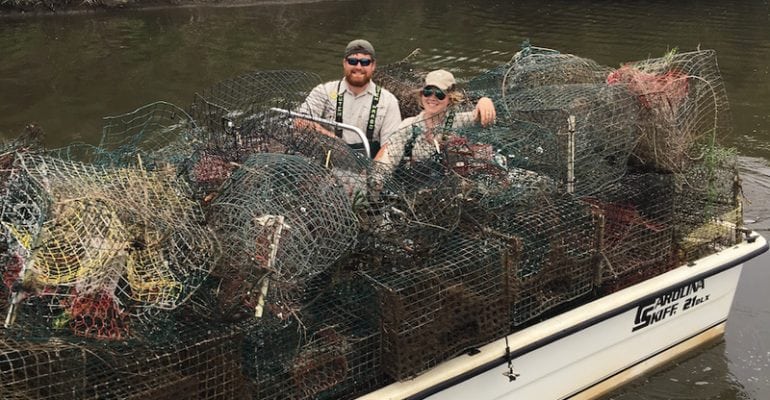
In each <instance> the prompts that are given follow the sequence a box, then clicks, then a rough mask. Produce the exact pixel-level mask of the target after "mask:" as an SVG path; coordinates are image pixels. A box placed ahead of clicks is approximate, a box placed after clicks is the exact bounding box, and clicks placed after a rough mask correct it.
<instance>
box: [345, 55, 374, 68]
mask: <svg viewBox="0 0 770 400" xmlns="http://www.w3.org/2000/svg"><path fill="white" fill-rule="evenodd" d="M347 61H348V65H352V66H354V67H355V66H356V65H357V64H361V66H362V67H368V66H369V64H371V63H372V59H371V58H355V57H349V58H348V59H347Z"/></svg>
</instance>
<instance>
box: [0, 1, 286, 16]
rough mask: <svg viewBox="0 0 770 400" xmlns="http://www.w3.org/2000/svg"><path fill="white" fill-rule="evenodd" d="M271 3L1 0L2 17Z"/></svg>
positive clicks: (0, 12)
mask: <svg viewBox="0 0 770 400" xmlns="http://www.w3.org/2000/svg"><path fill="white" fill-rule="evenodd" d="M270 2H271V1H264V0H0V16H2V15H9V14H10V15H14V14H15V15H21V14H59V13H78V12H90V11H100V10H115V9H138V8H154V7H179V6H196V5H210V6H237V5H249V4H257V3H270Z"/></svg>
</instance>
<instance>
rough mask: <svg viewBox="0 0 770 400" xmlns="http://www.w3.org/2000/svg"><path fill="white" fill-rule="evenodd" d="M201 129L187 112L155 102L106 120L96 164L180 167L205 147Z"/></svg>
mask: <svg viewBox="0 0 770 400" xmlns="http://www.w3.org/2000/svg"><path fill="white" fill-rule="evenodd" d="M200 134H201V132H200V130H199V129H198V126H197V125H196V123H195V121H193V119H192V117H191V116H190V115H189V114H188V113H187V112H186V111H184V110H183V109H181V108H179V107H177V106H175V105H173V104H171V103H167V102H162V101H159V102H155V103H150V104H147V105H145V106H142V107H140V108H138V109H136V110H134V111H132V112H128V113H125V114H121V115H114V116H108V117H104V125H103V127H102V139H101V142H100V144H99V146H98V147H97V148H98V149H99V150H100V152H99V153H98V154H97V158H96V162H98V163H100V164H103V165H107V166H128V165H140V166H143V167H144V168H154V167H155V166H164V165H176V164H178V163H179V162H181V161H183V160H184V159H185V158H187V157H189V156H190V154H192V152H193V150H194V149H195V148H197V147H200V146H201V145H202V141H201V138H200Z"/></svg>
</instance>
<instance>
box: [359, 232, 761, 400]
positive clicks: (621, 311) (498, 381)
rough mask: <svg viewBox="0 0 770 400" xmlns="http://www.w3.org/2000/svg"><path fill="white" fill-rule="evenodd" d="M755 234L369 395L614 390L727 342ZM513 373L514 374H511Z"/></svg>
mask: <svg viewBox="0 0 770 400" xmlns="http://www.w3.org/2000/svg"><path fill="white" fill-rule="evenodd" d="M752 238H753V239H754V240H753V241H750V242H744V243H741V244H739V245H737V246H733V247H732V248H729V249H726V250H723V251H721V252H719V253H717V254H714V255H711V256H708V257H705V258H702V259H700V260H698V261H697V262H696V263H693V264H691V265H687V266H682V267H679V268H676V269H674V270H671V271H669V272H667V273H665V274H662V275H659V276H657V277H655V278H652V279H649V280H647V281H644V282H642V283H639V284H637V285H634V286H631V287H629V288H626V289H624V290H621V291H618V292H616V293H613V294H611V295H608V296H605V297H602V298H600V299H598V300H596V301H593V302H591V303H588V304H586V305H583V306H580V307H578V308H576V309H573V310H571V311H568V312H566V313H563V314H560V315H558V316H556V317H553V318H550V319H548V320H545V321H543V322H541V323H539V324H536V325H533V326H531V327H528V328H526V329H523V330H521V331H518V332H515V333H513V334H511V335H509V336H508V337H507V338H502V339H500V340H497V341H495V342H493V343H490V344H488V345H486V346H483V347H482V348H480V349H479V350H480V351H479V352H478V353H476V354H474V355H463V356H460V357H457V358H454V359H452V360H449V361H447V362H445V363H443V364H441V365H439V366H437V367H435V368H433V369H431V370H429V371H427V372H426V373H424V374H422V375H420V376H418V377H417V378H414V379H412V380H408V381H404V382H398V383H395V384H392V385H389V386H387V387H385V388H383V389H381V390H378V391H375V392H373V393H370V394H368V395H366V396H363V399H378V400H380V399H403V398H414V399H417V398H430V399H441V400H446V399H450V400H451V399H458V400H459V399H463V400H464V399H469V398H473V399H564V398H572V397H574V398H592V397H596V396H598V395H601V394H603V393H606V392H607V391H609V390H611V389H612V388H614V387H616V386H618V385H620V384H623V383H624V382H626V381H628V380H630V379H633V377H636V376H638V375H640V374H642V373H644V372H646V371H648V370H650V369H652V368H655V367H656V366H658V365H660V364H662V363H665V362H667V361H669V360H671V359H672V358H674V357H676V356H678V355H681V354H682V353H683V352H686V351H688V350H690V349H692V348H694V347H697V346H698V345H700V344H703V343H706V342H709V341H713V340H714V339H718V338H721V335H722V333H723V332H724V324H725V321H726V320H727V317H728V314H729V312H730V307H731V305H732V301H733V297H734V295H735V290H736V287H737V285H738V280H739V278H740V275H741V270H742V263H743V262H744V261H745V260H747V259H749V258H752V257H754V256H756V255H757V254H759V253H761V252H763V251H765V250H766V249H767V242H766V241H765V240H764V239H763V238H762V237H761V236H758V235H755V236H752ZM506 344H507V349H508V350H506ZM507 360H510V361H511V362H510V365H509V363H508V361H507ZM511 371H512V372H513V373H514V374H513V375H516V378H515V379H509V377H508V376H506V375H509V376H510V375H511V374H510V372H511Z"/></svg>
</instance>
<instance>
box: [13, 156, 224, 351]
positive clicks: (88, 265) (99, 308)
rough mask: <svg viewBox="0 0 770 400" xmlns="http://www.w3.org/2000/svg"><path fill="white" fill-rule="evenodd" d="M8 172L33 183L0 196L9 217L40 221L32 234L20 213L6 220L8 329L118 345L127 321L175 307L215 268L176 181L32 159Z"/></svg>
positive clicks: (214, 252) (208, 241)
mask: <svg viewBox="0 0 770 400" xmlns="http://www.w3.org/2000/svg"><path fill="white" fill-rule="evenodd" d="M13 168H14V169H15V170H16V171H15V173H17V174H20V176H23V177H27V178H26V179H28V180H29V181H30V182H31V184H29V185H25V186H26V187H22V188H18V189H17V190H14V191H13V193H14V194H12V195H9V193H8V192H6V194H5V198H4V199H3V200H4V204H5V205H6V209H11V210H13V209H17V210H27V211H25V213H29V211H28V210H41V211H42V210H44V211H45V212H41V213H40V214H39V215H36V218H38V220H39V222H38V227H37V229H36V230H34V229H30V228H29V227H28V225H29V223H25V222H24V221H22V220H20V218H19V213H18V212H11V213H4V215H3V220H4V226H5V227H6V230H7V232H9V233H10V234H9V235H7V236H6V238H7V239H8V238H10V239H12V240H9V243H11V244H12V247H14V248H16V249H17V251H16V252H15V253H14V254H15V255H14V256H13V259H14V260H19V258H20V259H21V261H22V264H23V270H21V271H19V272H18V273H17V274H16V276H15V278H14V283H13V284H12V285H11V287H12V289H11V290H12V291H13V294H12V297H13V298H14V299H16V300H14V303H13V304H11V307H9V309H8V310H7V312H8V313H7V317H6V325H7V327H14V329H18V330H19V332H23V334H24V335H31V336H35V335H38V334H40V335H43V336H45V335H47V334H51V333H52V332H55V331H59V330H62V329H69V330H70V331H71V333H73V334H75V335H80V336H86V337H95V338H101V339H124V338H126V337H128V336H130V331H131V329H130V328H129V325H131V323H130V322H129V321H130V320H131V319H132V318H147V317H149V316H151V315H153V314H155V313H157V312H158V311H159V310H173V309H175V308H177V307H178V306H179V305H180V304H182V303H184V302H185V301H186V300H187V299H188V298H189V297H190V295H191V294H192V293H193V292H194V291H195V290H196V289H197V288H198V286H200V285H201V283H202V282H203V281H204V280H205V279H206V278H207V276H208V274H209V272H210V271H211V269H212V268H213V265H214V263H215V261H216V259H217V256H218V248H217V245H218V243H217V242H215V241H214V240H213V238H212V237H211V235H210V234H209V232H208V229H207V228H206V227H205V226H202V225H201V223H202V222H203V215H202V212H201V210H200V208H199V207H198V206H197V204H195V203H194V202H192V201H191V200H190V199H189V197H186V196H185V194H184V193H185V190H186V189H185V186H184V185H183V184H182V183H181V182H179V181H178V180H177V179H176V178H175V177H174V176H173V175H168V174H164V173H151V172H148V171H145V170H139V169H128V168H123V169H104V168H101V167H96V166H93V165H86V164H80V163H75V162H69V161H64V160H61V159H56V158H50V157H45V156H38V155H33V154H20V155H17V159H16V162H15V163H14V165H13ZM12 181H13V180H12ZM19 189H28V190H26V192H24V194H23V195H21V194H20V193H19V192H20V190H19ZM20 201H22V202H23V203H19V202H20ZM41 205H47V206H46V207H41ZM26 218H27V219H28V220H29V218H30V216H27V217H26ZM9 280H10V279H9ZM17 317H18V318H17ZM138 325H140V326H141V325H143V324H138ZM148 325H151V324H148ZM46 332H47V333H46Z"/></svg>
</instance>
